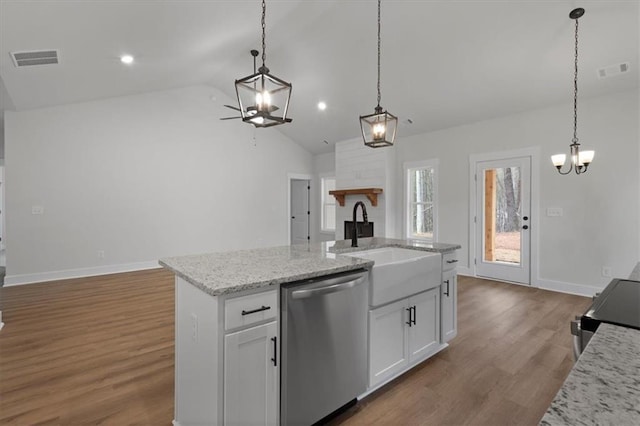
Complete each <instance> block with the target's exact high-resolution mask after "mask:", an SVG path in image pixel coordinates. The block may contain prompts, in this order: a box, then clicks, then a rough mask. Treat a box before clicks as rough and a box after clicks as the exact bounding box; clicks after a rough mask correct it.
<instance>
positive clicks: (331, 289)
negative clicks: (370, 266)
mask: <svg viewBox="0 0 640 426" xmlns="http://www.w3.org/2000/svg"><path fill="white" fill-rule="evenodd" d="M354 276H355V275H350V276H348V277H339V278H331V279H328V280H324V281H320V282H318V283H314V284H315V285H314V286H313V288H306V289H301V290H294V291H292V292H291V298H292V299H306V298H309V297H314V296H321V295H324V294H329V293H336V292H338V291H342V290H347V289H349V288H353V287H355V286H357V285H358V284H362V283H363V282H365V281H366V280H367V272H364V273H362V274H360V275H358V276H355V277H357V278H355V279H354Z"/></svg>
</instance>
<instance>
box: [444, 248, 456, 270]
mask: <svg viewBox="0 0 640 426" xmlns="http://www.w3.org/2000/svg"><path fill="white" fill-rule="evenodd" d="M456 266H458V253H457V252H456V251H452V252H451V253H444V254H443V255H442V270H443V271H450V270H452V269H454V268H455V267H456Z"/></svg>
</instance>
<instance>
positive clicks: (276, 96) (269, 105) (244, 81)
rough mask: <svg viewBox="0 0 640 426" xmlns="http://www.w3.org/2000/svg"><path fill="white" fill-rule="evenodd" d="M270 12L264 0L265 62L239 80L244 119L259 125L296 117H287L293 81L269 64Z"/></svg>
mask: <svg viewBox="0 0 640 426" xmlns="http://www.w3.org/2000/svg"><path fill="white" fill-rule="evenodd" d="M266 13H267V5H266V3H265V0H262V66H261V67H260V68H258V72H256V71H255V66H254V70H253V74H251V75H249V76H247V77H245V78H241V79H240V80H236V95H237V97H238V108H239V109H240V114H241V118H242V121H244V122H245V123H249V124H253V125H254V126H255V127H271V126H277V125H278V124H284V123H290V122H291V121H292V120H291V118H287V112H288V109H289V99H290V98H291V88H292V86H291V83H287V82H286V81H284V80H282V79H280V78H278V77H276V76H274V75H272V74H270V73H269V68H267V66H266V65H265V61H266V58H267V53H266V50H267V49H266V43H265V28H266V25H265V16H266ZM253 52H254V51H252V52H251V54H252V55H253V56H254V57H255V56H257V53H258V52H256V54H254V53H253ZM276 111H280V113H279V114H280V115H276Z"/></svg>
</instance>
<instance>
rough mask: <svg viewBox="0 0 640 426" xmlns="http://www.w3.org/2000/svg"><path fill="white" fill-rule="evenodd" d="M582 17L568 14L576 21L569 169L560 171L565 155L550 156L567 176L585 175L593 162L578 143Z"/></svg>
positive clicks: (574, 12) (578, 13)
mask: <svg viewBox="0 0 640 426" xmlns="http://www.w3.org/2000/svg"><path fill="white" fill-rule="evenodd" d="M582 15H584V9H583V8H581V7H580V8H577V9H574V10H572V11H571V13H569V17H570V18H571V19H573V20H575V21H576V30H575V56H574V74H573V139H571V144H570V145H569V149H570V155H571V160H570V163H569V169H568V170H567V171H566V172H563V171H562V166H564V163H565V160H566V158H567V156H566V155H565V154H555V155H552V156H551V162H552V163H553V165H554V166H555V167H556V169H558V172H559V173H560V174H561V175H567V174H569V173H571V171H572V170H574V171H575V172H576V174H581V173H585V172H586V171H587V168H588V167H589V164H591V162H592V161H593V156H594V154H595V152H594V151H582V152H581V151H580V144H579V143H578V132H577V130H578V19H579V18H580V17H581V16H582Z"/></svg>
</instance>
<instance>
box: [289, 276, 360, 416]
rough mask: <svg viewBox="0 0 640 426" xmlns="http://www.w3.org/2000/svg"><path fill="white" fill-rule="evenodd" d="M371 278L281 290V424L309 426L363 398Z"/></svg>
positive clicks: (318, 281) (334, 279)
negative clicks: (357, 398) (358, 397)
mask: <svg viewBox="0 0 640 426" xmlns="http://www.w3.org/2000/svg"><path fill="white" fill-rule="evenodd" d="M368 276H369V273H368V272H367V271H366V270H358V271H356V272H349V273H343V274H339V275H331V276H327V277H321V278H317V279H312V280H306V281H301V282H296V283H290V284H285V285H283V286H282V287H281V292H280V297H281V304H280V307H281V309H282V312H281V316H280V318H281V326H280V327H281V329H280V331H281V334H280V336H281V338H282V354H281V358H280V359H281V364H280V371H281V382H280V383H281V390H280V422H281V424H283V425H311V424H313V423H315V422H317V421H319V420H321V419H323V418H324V417H326V416H327V415H329V414H331V413H333V412H334V411H336V410H338V409H340V408H341V407H343V406H345V405H347V404H349V403H351V402H354V400H355V398H356V397H357V396H358V395H361V394H363V393H364V392H365V390H366V387H367V301H368V288H369V285H368V283H369V281H368Z"/></svg>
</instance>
